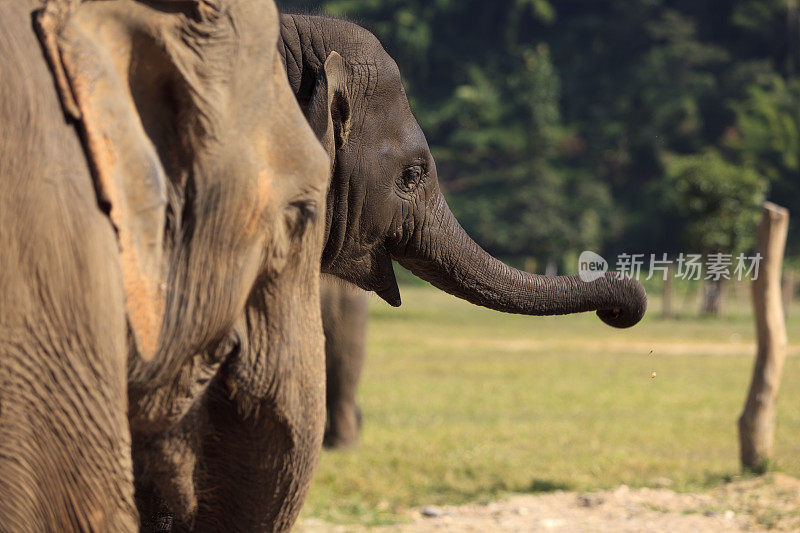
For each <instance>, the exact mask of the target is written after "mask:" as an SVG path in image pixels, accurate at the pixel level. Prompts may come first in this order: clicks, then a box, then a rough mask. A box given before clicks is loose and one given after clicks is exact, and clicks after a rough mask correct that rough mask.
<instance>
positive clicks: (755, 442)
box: [739, 202, 789, 473]
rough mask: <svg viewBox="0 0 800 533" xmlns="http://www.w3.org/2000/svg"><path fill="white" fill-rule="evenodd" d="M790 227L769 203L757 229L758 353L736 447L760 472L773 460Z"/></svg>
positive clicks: (783, 214) (745, 462)
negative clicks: (783, 275)
mask: <svg viewBox="0 0 800 533" xmlns="http://www.w3.org/2000/svg"><path fill="white" fill-rule="evenodd" d="M788 229H789V212H788V211H787V210H786V209H784V208H782V207H779V206H777V205H775V204H772V203H770V202H766V203H765V204H764V214H763V217H762V219H761V225H760V226H759V229H758V252H759V253H760V254H761V256H762V262H761V267H760V269H759V270H760V271H759V274H758V277H757V278H756V279H754V280H753V309H754V311H755V318H756V332H757V334H758V353H757V355H756V362H755V367H754V369H753V380H752V382H751V383H750V391H749V392H748V395H747V401H746V402H745V406H744V411H743V412H742V415H741V416H740V417H739V446H740V450H741V461H742V466H743V468H745V469H747V470H750V471H752V472H757V473H762V472H764V471H765V470H766V469H767V467H768V465H769V460H770V457H771V456H772V445H773V441H774V438H775V405H776V400H777V396H778V388H779V387H780V382H781V372H782V371H783V363H784V360H785V358H786V322H785V319H784V315H783V302H781V270H782V266H783V254H784V250H785V247H786V235H787V233H788Z"/></svg>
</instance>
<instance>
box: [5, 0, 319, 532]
mask: <svg viewBox="0 0 800 533" xmlns="http://www.w3.org/2000/svg"><path fill="white" fill-rule="evenodd" d="M278 32H279V27H278V13H277V9H276V7H275V5H274V2H273V1H272V0H214V1H205V0H186V1H184V0H182V1H172V0H167V1H163V2H157V3H153V2H143V1H138V0H107V1H102V2H99V1H84V2H81V1H79V0H46V1H45V2H42V1H40V0H15V1H13V2H11V1H9V2H3V3H2V6H1V7H0V120H2V124H3V127H2V130H0V250H2V251H1V252H0V260H1V264H0V524H2V526H0V527H2V529H4V530H5V529H7V530H11V531H135V530H137V529H138V526H139V519H138V515H137V510H136V507H135V502H134V479H133V477H134V473H133V465H132V455H131V445H132V440H131V427H132V425H133V424H134V422H135V420H136V418H137V417H139V418H141V419H147V418H148V417H149V418H151V421H152V422H153V424H154V425H155V426H158V425H159V424H160V423H162V424H163V422H162V421H160V420H158V418H157V417H153V416H152V415H151V414H150V413H146V412H144V411H145V410H143V409H140V410H139V412H137V408H139V407H142V406H141V405H139V406H137V405H134V406H133V408H132V413H133V418H132V419H129V417H128V412H129V404H128V401H129V396H128V394H129V392H130V393H131V395H132V397H134V398H139V399H140V400H141V399H143V398H147V395H148V394H149V393H150V392H153V391H155V392H157V391H160V390H161V389H162V388H164V387H170V386H172V385H171V384H173V383H175V382H176V381H179V380H180V379H181V376H184V375H186V374H187V373H194V374H196V375H198V376H203V375H205V374H203V373H202V372H197V371H195V369H196V368H198V356H197V354H203V358H202V360H201V362H202V363H203V364H204V365H207V366H213V365H221V366H224V367H225V368H226V370H228V372H227V373H226V374H220V375H221V376H222V377H224V378H225V382H224V384H220V386H222V385H224V386H225V389H224V391H225V392H226V396H225V398H224V401H223V400H219V404H220V405H221V407H218V408H216V409H210V410H209V413H210V417H209V418H210V419H211V423H216V422H217V420H216V418H215V416H220V415H225V414H227V413H228V411H226V410H225V409H229V408H230V407H229V406H228V405H227V404H226V403H225V402H226V401H228V402H235V408H236V409H238V411H237V412H236V414H237V416H239V417H241V416H247V414H248V412H249V411H248V409H257V408H258V406H257V405H254V403H253V402H252V401H251V400H250V399H249V398H250V397H249V396H248V395H249V394H251V388H252V387H254V386H255V385H256V381H257V380H258V379H262V378H263V377H264V375H265V372H259V371H261V370H264V369H266V368H268V367H270V365H271V364H272V365H273V366H274V365H275V364H289V363H286V362H284V361H283V359H284V356H283V353H284V352H286V351H287V350H288V349H289V345H291V352H292V353H293V357H294V358H296V359H298V360H302V362H303V363H302V364H303V365H304V367H305V369H306V370H307V373H308V375H309V380H310V385H306V384H305V383H300V384H298V385H296V386H295V385H291V386H292V390H291V391H289V393H287V395H288V396H289V399H288V400H287V401H288V402H289V403H290V404H291V406H292V407H293V408H294V405H295V404H299V405H300V406H301V407H299V408H298V409H301V410H308V411H309V412H308V413H306V412H304V413H303V415H302V419H303V427H302V429H301V431H299V432H298V435H299V437H298V438H300V439H301V440H302V439H308V440H310V442H309V443H308V444H305V442H304V443H303V448H308V449H310V450H313V449H315V448H316V447H317V446H318V445H319V446H321V433H322V429H323V426H322V423H321V422H320V423H319V424H317V426H318V427H312V426H313V420H314V419H315V418H319V417H322V416H323V413H324V405H323V402H322V401H317V400H316V399H317V398H318V397H319V396H320V395H321V394H322V387H321V386H320V385H319V382H320V381H321V380H322V379H323V377H322V376H323V374H324V359H323V357H324V355H323V348H322V343H323V337H322V328H321V326H320V324H319V323H320V317H319V310H318V302H319V287H318V278H319V274H318V271H319V266H318V263H319V255H320V254H321V250H322V243H323V231H324V221H323V217H322V216H317V212H318V210H320V211H321V209H322V206H323V202H324V201H325V192H326V190H327V183H328V171H329V160H328V158H327V156H326V154H325V152H324V151H323V149H322V147H321V146H320V143H319V142H318V141H317V140H316V137H315V136H314V133H313V132H312V131H311V129H310V127H309V126H308V124H307V122H306V120H305V119H304V117H303V115H302V113H301V111H300V108H299V106H298V104H297V103H296V100H295V98H294V97H293V94H292V93H291V92H290V88H289V86H288V83H287V81H286V76H285V71H284V70H283V66H282V64H281V62H280V61H281V59H280V57H279V55H278V52H277V49H276V43H277V41H278V35H279V33H278ZM256 289H257V290H256ZM288 302H292V304H293V307H294V308H296V311H295V312H287V311H286V310H285V309H284V308H285V307H286V306H287V305H289V304H288ZM267 315H269V320H268V322H269V326H268V327H265V328H260V331H261V333H260V335H259V337H258V342H259V343H260V346H259V348H260V349H259V353H260V354H261V355H262V356H263V359H261V360H258V361H255V360H253V361H251V360H244V359H236V360H233V361H232V356H233V355H235V354H237V353H238V351H239V346H240V345H241V344H243V342H245V341H247V339H244V340H240V339H239V337H238V335H239V333H237V332H236V329H235V328H236V326H237V324H239V323H240V322H241V321H242V320H244V319H248V320H261V321H262V322H265V321H267V318H266V317H267ZM276 332H277V333H276ZM275 361H279V363H275ZM239 377H241V378H242V379H239ZM201 385H202V384H201ZM210 386H211V385H208V387H210ZM214 386H217V383H216V382H215V383H214ZM228 387H237V394H236V395H231V394H228ZM307 397H308V398H307ZM240 398H241V399H240ZM237 400H239V401H237ZM143 404H144V405H145V406H146V405H150V404H148V402H143ZM231 409H232V408H231ZM132 420H133V421H132ZM309 420H312V422H308V421H309ZM225 422H226V423H228V424H230V425H233V426H235V425H236V424H237V423H240V420H239V418H236V417H233V418H232V419H230V420H227V419H226V420H225ZM263 429H264V428H259V431H263ZM271 431H274V432H275V433H277V434H278V436H277V439H278V440H279V441H281V442H282V439H285V436H284V434H283V433H281V431H279V430H277V429H275V430H271ZM284 433H285V432H284ZM318 434H319V436H317V435H318ZM306 455H308V457H307V458H305V456H303V455H302V454H294V455H293V456H292V458H293V460H297V461H302V460H305V461H306V462H308V463H309V464H312V463H314V462H315V461H316V456H315V454H314V453H313V451H312V452H310V453H307V454H306Z"/></svg>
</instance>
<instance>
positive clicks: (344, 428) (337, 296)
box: [322, 281, 368, 448]
mask: <svg viewBox="0 0 800 533" xmlns="http://www.w3.org/2000/svg"><path fill="white" fill-rule="evenodd" d="M367 304H368V300H367V293H366V292H364V291H362V290H360V289H358V288H356V287H353V286H351V285H348V284H345V283H343V282H340V281H337V282H328V281H323V290H322V324H323V329H324V331H325V371H326V410H327V426H326V428H325V440H324V443H325V446H327V447H331V448H346V447H350V446H353V445H355V444H356V443H357V442H358V433H359V429H360V426H361V414H360V410H359V408H358V403H357V401H356V392H357V389H358V383H359V381H360V379H361V371H362V369H363V366H364V358H365V344H366V327H367V311H368V309H367Z"/></svg>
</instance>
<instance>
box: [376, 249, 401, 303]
mask: <svg viewBox="0 0 800 533" xmlns="http://www.w3.org/2000/svg"><path fill="white" fill-rule="evenodd" d="M381 262H382V263H383V265H382V267H383V268H382V270H383V280H382V283H381V285H380V286H379V288H377V289H375V294H377V295H378V296H380V297H381V298H382V299H383V300H384V301H385V302H386V303H387V304H389V305H391V306H392V307H400V304H401V303H402V301H401V300H400V287H398V286H397V278H396V277H395V275H394V265H393V264H392V258H391V256H389V254H385V255H384V256H383V257H382V261H381Z"/></svg>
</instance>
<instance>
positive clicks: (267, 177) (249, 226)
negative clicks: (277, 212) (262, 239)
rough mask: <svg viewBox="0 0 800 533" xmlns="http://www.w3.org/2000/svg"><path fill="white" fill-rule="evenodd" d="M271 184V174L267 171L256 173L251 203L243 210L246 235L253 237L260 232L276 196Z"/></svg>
mask: <svg viewBox="0 0 800 533" xmlns="http://www.w3.org/2000/svg"><path fill="white" fill-rule="evenodd" d="M273 183H274V181H273V179H272V176H271V173H270V172H269V171H268V170H266V169H262V170H261V171H260V172H259V173H258V177H257V179H256V189H255V191H254V193H255V194H254V196H253V197H252V200H253V202H252V203H248V205H247V207H246V208H245V219H246V222H245V225H244V231H245V233H246V234H247V235H253V234H255V233H257V232H259V231H260V230H261V226H262V223H263V221H264V218H265V217H266V213H267V211H268V209H269V207H270V205H271V204H272V203H274V201H275V197H276V195H275V190H274V188H273Z"/></svg>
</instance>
